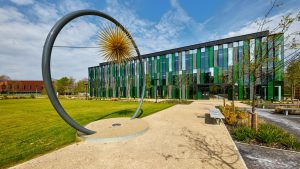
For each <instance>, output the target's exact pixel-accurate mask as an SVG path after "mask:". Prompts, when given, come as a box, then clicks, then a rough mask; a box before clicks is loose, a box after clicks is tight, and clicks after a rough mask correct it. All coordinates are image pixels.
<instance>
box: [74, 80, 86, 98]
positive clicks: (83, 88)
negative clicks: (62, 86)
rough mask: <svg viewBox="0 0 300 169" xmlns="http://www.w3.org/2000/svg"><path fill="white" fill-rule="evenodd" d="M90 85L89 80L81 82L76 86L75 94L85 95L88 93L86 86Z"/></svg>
mask: <svg viewBox="0 0 300 169" xmlns="http://www.w3.org/2000/svg"><path fill="white" fill-rule="evenodd" d="M87 83H88V79H87V78H84V79H82V80H79V81H78V82H77V83H76V84H75V94H78V93H85V92H86V84H87Z"/></svg>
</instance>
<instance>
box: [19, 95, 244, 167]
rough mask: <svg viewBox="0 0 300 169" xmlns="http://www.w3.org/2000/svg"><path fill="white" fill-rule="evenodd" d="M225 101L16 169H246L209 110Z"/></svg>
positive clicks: (172, 111) (158, 118) (150, 119)
mask: <svg viewBox="0 0 300 169" xmlns="http://www.w3.org/2000/svg"><path fill="white" fill-rule="evenodd" d="M221 104H222V100H204V101H195V102H193V103H191V104H189V105H175V106H173V107H170V108H168V109H165V110H163V111H160V112H157V113H155V114H152V115H150V116H147V117H145V118H143V120H145V121H146V122H147V123H148V124H149V130H148V131H147V132H146V133H144V134H143V135H140V136H138V137H135V138H132V139H130V140H125V141H120V142H109V143H103V142H79V143H76V144H72V145H70V146H67V147H64V148H61V149H59V150H57V151H54V152H51V153H49V154H46V155H43V156H41V157H37V158H35V159H33V160H30V161H27V162H25V163H23V164H20V165H17V166H15V167H13V168H30V169H34V168H43V169H47V168H64V169H68V168H70V169H73V168H89V169H90V168H91V169H93V168H105V169H106V168H112V169H115V168H118V169H123V168H124V169H125V168H126V169H135V168H138V169H140V168H142V169H148V168H149V169H153V168H160V169H161V168H163V169H164V168H182V169H186V168H191V169H192V168H208V169H209V168H229V169H232V168H237V169H243V168H246V167H245V164H244V163H243V159H241V156H240V154H239V152H238V150H237V149H236V147H235V144H234V142H233V141H232V139H231V136H230V135H229V133H228V131H227V129H226V127H225V125H224V124H221V125H217V124H214V123H212V121H211V120H210V118H208V117H209V114H208V109H210V108H213V107H214V106H216V105H221Z"/></svg>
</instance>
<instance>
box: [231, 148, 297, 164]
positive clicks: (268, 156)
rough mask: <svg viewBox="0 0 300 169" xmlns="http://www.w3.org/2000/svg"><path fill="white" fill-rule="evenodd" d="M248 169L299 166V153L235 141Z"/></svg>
mask: <svg viewBox="0 0 300 169" xmlns="http://www.w3.org/2000/svg"><path fill="white" fill-rule="evenodd" d="M235 143H236V145H237V147H238V149H239V151H240V153H241V155H242V157H243V159H244V160H245V163H246V165H247V167H248V168H249V169H296V168H300V153H299V152H292V151H285V150H278V149H271V148H266V147H260V146H256V145H249V144H245V143H239V142H235Z"/></svg>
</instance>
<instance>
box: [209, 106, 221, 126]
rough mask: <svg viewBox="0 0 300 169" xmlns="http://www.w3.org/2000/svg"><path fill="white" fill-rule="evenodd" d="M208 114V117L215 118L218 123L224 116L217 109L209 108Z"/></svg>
mask: <svg viewBox="0 0 300 169" xmlns="http://www.w3.org/2000/svg"><path fill="white" fill-rule="evenodd" d="M208 112H209V114H210V118H213V119H216V121H217V123H218V124H220V122H221V121H222V119H225V117H224V116H223V114H222V113H221V112H220V110H219V109H216V108H214V109H210V110H208Z"/></svg>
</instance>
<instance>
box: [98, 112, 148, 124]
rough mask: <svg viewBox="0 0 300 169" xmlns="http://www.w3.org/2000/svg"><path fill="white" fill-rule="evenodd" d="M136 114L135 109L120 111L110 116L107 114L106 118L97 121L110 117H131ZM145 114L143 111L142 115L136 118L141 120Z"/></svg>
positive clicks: (102, 117)
mask: <svg viewBox="0 0 300 169" xmlns="http://www.w3.org/2000/svg"><path fill="white" fill-rule="evenodd" d="M134 112H135V110H134V109H125V110H120V111H116V112H112V113H110V114H106V115H104V116H101V117H99V118H98V119H96V120H95V121H97V120H102V119H106V118H108V117H131V116H132V114H133V113H134ZM143 113H144V111H143V109H141V110H140V113H139V114H138V116H137V117H136V118H140V117H141V116H142V115H143Z"/></svg>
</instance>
